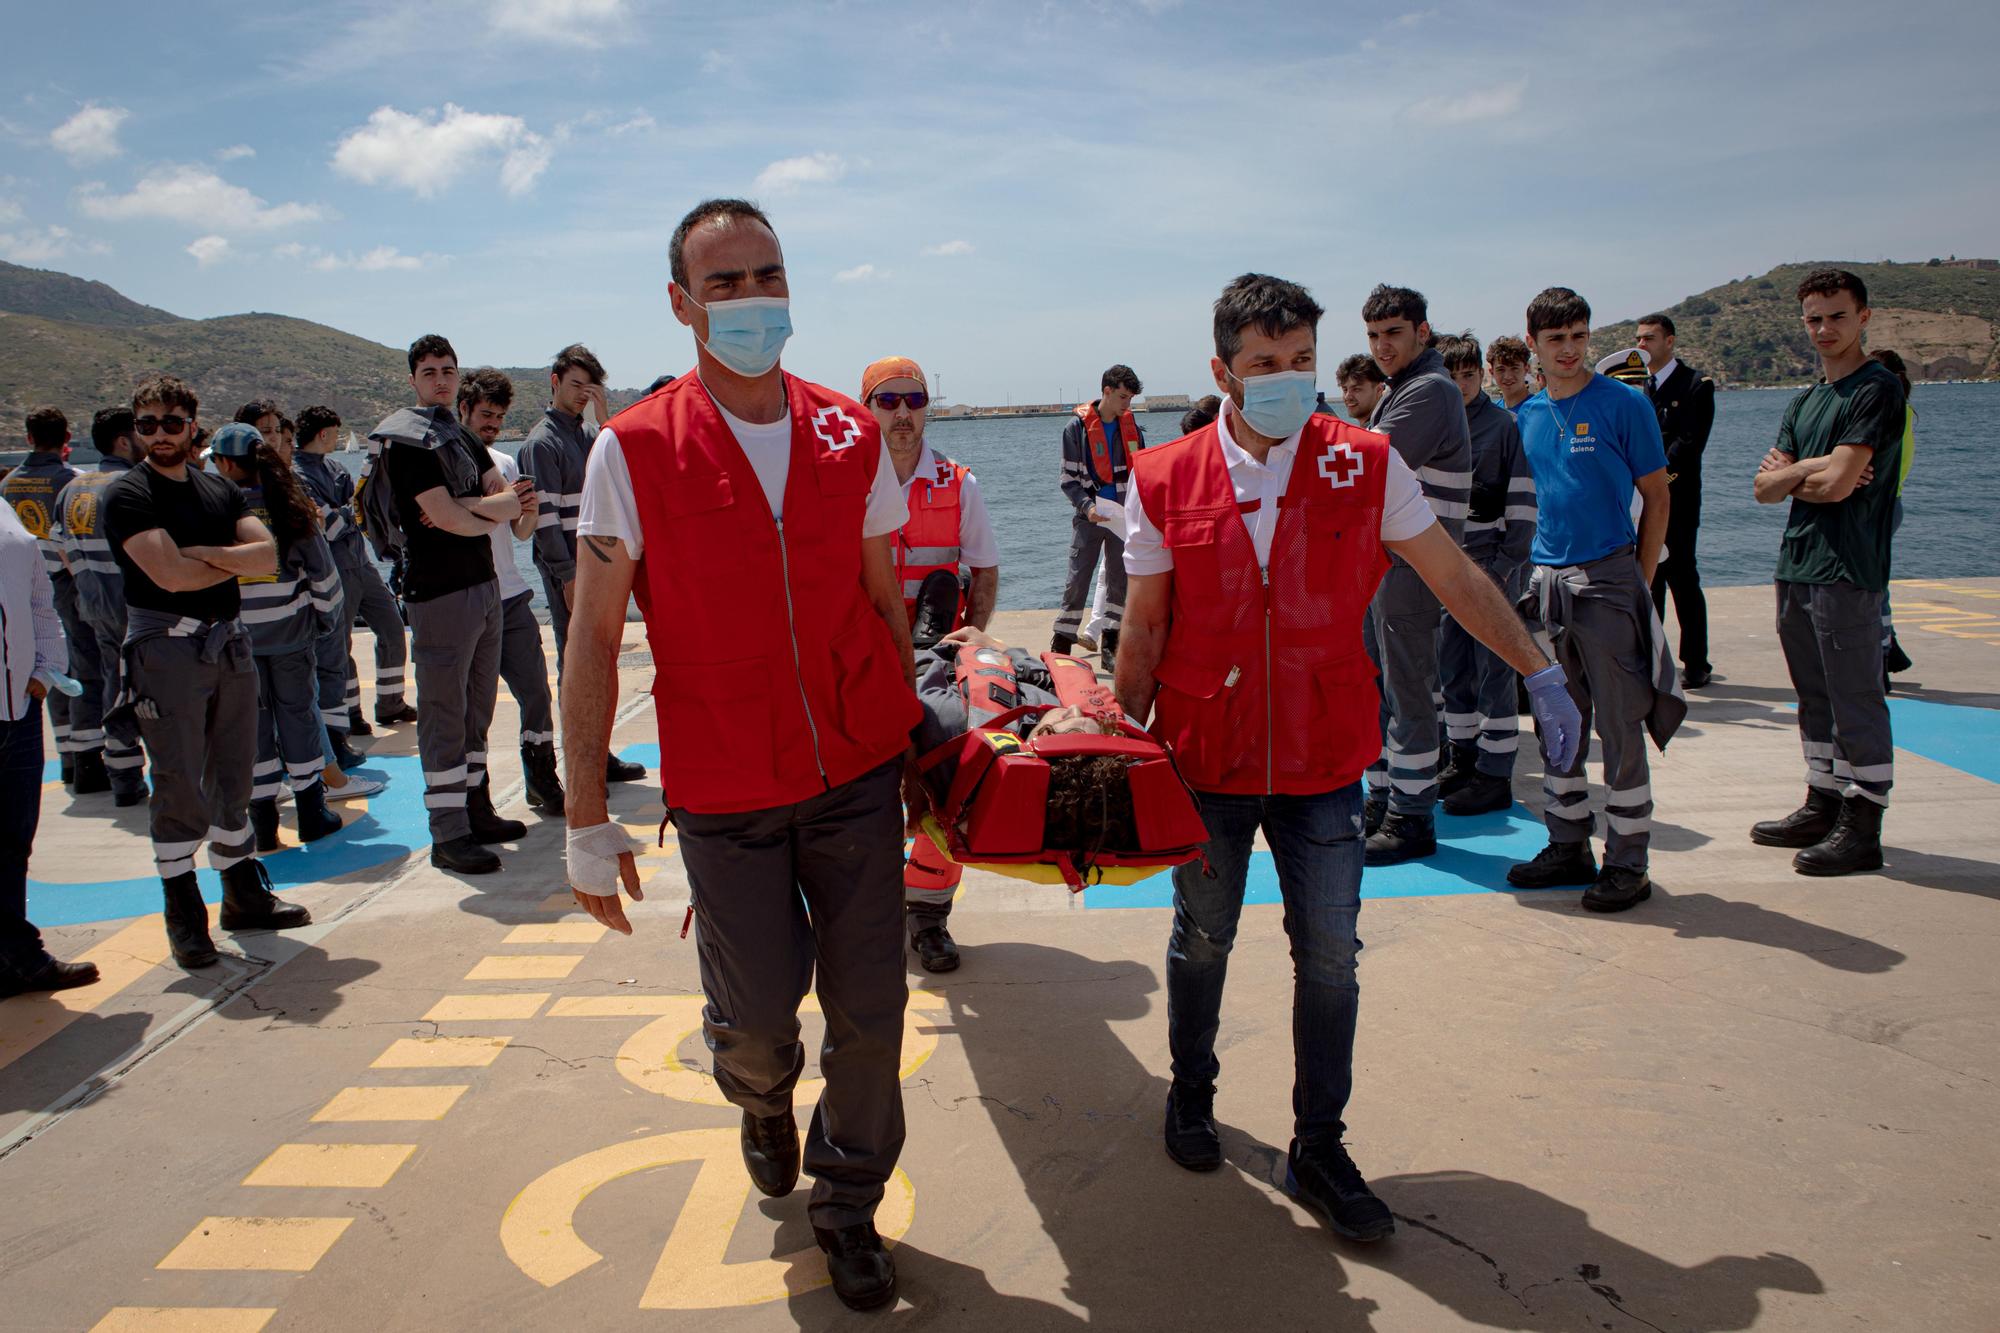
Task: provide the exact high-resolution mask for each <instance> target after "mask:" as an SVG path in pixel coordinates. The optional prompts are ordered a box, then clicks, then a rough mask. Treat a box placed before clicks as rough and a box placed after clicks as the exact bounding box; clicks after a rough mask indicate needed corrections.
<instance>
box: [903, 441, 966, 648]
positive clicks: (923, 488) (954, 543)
mask: <svg viewBox="0 0 2000 1333" xmlns="http://www.w3.org/2000/svg"><path fill="white" fill-rule="evenodd" d="M970 473H971V469H969V468H966V467H965V466H963V465H962V464H959V463H954V462H952V460H950V459H949V458H946V457H945V456H944V455H943V454H939V453H933V454H932V455H931V469H930V471H929V472H928V473H922V472H920V473H918V474H917V475H915V476H913V477H911V478H910V491H909V503H910V521H909V522H907V523H905V524H904V525H903V527H902V530H901V531H900V532H898V533H897V534H896V581H897V582H898V583H900V584H901V585H902V587H903V613H904V614H905V615H907V616H909V618H910V623H911V624H912V625H914V624H916V623H917V590H918V589H919V588H921V587H923V585H924V579H925V578H926V577H927V576H929V575H930V574H931V573H933V572H934V571H936V570H940V569H948V570H951V571H952V572H953V573H954V574H956V573H958V572H959V566H960V563H961V561H960V554H961V552H960V548H959V537H960V534H961V533H962V532H963V528H961V526H960V520H961V518H962V517H963V511H964V495H965V479H966V477H967V476H969V475H970ZM963 624H965V588H964V585H963V584H961V585H960V587H959V593H958V610H957V612H956V613H954V615H953V616H952V621H951V628H952V629H957V628H958V627H959V626H961V625H963Z"/></svg>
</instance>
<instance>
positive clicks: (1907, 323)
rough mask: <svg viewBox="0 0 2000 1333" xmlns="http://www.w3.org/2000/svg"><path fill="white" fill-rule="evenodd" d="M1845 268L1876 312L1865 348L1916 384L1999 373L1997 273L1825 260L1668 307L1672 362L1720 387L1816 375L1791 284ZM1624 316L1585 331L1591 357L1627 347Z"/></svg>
mask: <svg viewBox="0 0 2000 1333" xmlns="http://www.w3.org/2000/svg"><path fill="white" fill-rule="evenodd" d="M1827 267H1836V268H1845V269H1850V270H1852V271H1853V272H1854V273H1856V274H1858V275H1860V278H1861V280H1862V281H1863V282H1865V283H1867V284H1868V303H1869V305H1870V306H1871V307H1872V308H1873V309H1874V315H1873V316H1872V317H1871V319H1870V322H1869V325H1868V345H1869V346H1870V347H1893V348H1895V349H1896V350H1897V351H1898V352H1901V353H1902V354H1903V357H1904V359H1905V360H1906V361H1908V362H1909V364H1910V371H1911V374H1912V375H1913V376H1914V377H1916V378H1919V379H1978V378H1988V377H1992V376H1995V375H2000V271H1994V270H1991V269H1976V268H1965V267H1955V266H1948V265H1946V264H1944V263H1941V262H1939V261H1937V260H1931V261H1929V262H1926V263H1916V264H1856V263H1849V262H1844V261H1839V260H1827V261H1820V262H1814V263H1809V264H1781V265H1779V266H1778V267H1777V268H1774V269H1772V270H1771V271H1770V272H1769V273H1766V274H1764V275H1763V276H1762V277H1746V278H1741V279H1739V280H1737V281H1735V282H1726V283H1724V284H1722V285H1721V286H1720V287H1711V288H1709V289H1708V290H1707V291H1705V292H1702V293H1701V294H1700V295H1698V296H1690V297H1688V298H1687V299H1686V300H1683V301H1681V302H1679V303H1678V304H1675V305H1670V306H1667V307H1666V312H1667V313H1668V314H1669V315H1671V316H1673V319H1674V327H1675V329H1676V330H1677V331H1678V335H1679V336H1678V344H1677V346H1676V348H1675V350H1676V352H1677V353H1678V354H1679V355H1680V357H1681V358H1682V359H1683V360H1685V361H1687V362H1689V363H1690V364H1692V365H1695V366H1699V367H1700V368H1701V369H1702V370H1704V371H1707V372H1708V373H1709V374H1711V375H1713V376H1714V377H1715V378H1716V381H1717V382H1718V383H1722V384H1795V383H1799V382H1802V381H1806V380H1811V379H1813V378H1815V377H1816V376H1817V375H1818V374H1819V367H1818V361H1817V359H1816V358H1815V357H1814V355H1813V349H1812V342H1811V340H1809V339H1808V338H1807V337H1806V333H1805V326H1804V325H1803V324H1801V323H1800V322H1799V303H1798V300H1797V297H1796V292H1797V290H1798V285H1799V280H1800V279H1801V278H1803V277H1804V276H1805V275H1806V274H1808V273H1810V272H1811V271H1812V270H1814V269H1816V268H1827ZM1636 328H1637V325H1636V324H1635V323H1634V321H1632V320H1625V321H1623V322H1621V323H1617V324H1611V325H1606V326H1603V327H1600V328H1597V329H1595V330H1593V331H1592V333H1591V346H1592V348H1594V349H1595V350H1596V351H1597V352H1598V353H1600V354H1602V353H1605V352H1611V351H1616V350H1617V349H1618V348H1621V347H1629V346H1631V345H1632V337H1633V333H1634V332H1635V330H1636Z"/></svg>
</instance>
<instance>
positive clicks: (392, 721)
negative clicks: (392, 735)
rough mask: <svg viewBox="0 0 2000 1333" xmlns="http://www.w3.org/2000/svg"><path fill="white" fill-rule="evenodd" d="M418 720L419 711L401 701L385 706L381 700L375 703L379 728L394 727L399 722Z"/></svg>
mask: <svg viewBox="0 0 2000 1333" xmlns="http://www.w3.org/2000/svg"><path fill="white" fill-rule="evenodd" d="M416 720H417V710H416V709H414V708H412V707H410V706H409V705H408V704H406V703H404V702H403V701H402V700H401V699H398V700H397V701H396V702H395V703H392V704H385V703H383V702H382V701H381V700H379V699H378V700H376V702H375V725H376V726H378V727H393V726H395V725H396V724H397V723H398V722H415V721H416Z"/></svg>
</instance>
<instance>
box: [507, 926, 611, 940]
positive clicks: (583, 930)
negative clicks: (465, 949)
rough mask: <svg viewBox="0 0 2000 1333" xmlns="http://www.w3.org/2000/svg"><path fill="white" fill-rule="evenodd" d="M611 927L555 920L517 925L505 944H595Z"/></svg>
mask: <svg viewBox="0 0 2000 1333" xmlns="http://www.w3.org/2000/svg"><path fill="white" fill-rule="evenodd" d="M608 929H609V927H607V926H604V925H601V924H599V923H598V922H596V921H555V922H548V923H545V924H541V925H532V926H516V927H514V928H513V929H512V930H510V931H508V932H507V938H506V939H504V940H502V941H501V943H503V944H595V943H597V942H598V941H599V940H601V939H603V938H604V932H605V931H606V930H608Z"/></svg>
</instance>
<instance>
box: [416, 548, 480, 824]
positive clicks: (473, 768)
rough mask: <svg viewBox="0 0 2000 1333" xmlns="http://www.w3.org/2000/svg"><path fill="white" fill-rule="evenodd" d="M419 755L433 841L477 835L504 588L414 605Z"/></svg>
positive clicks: (453, 594) (465, 590) (461, 592)
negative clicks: (474, 805) (474, 806)
mask: <svg viewBox="0 0 2000 1333" xmlns="http://www.w3.org/2000/svg"><path fill="white" fill-rule="evenodd" d="M410 656H411V657H412V659H413V660H414V661H415V662H416V668H417V697H418V698H420V699H422V700H423V704H422V706H421V707H419V708H418V709H417V754H418V756H419V757H420V758H421V759H422V760H423V765H424V809H425V811H426V812H428V814H429V815H430V824H431V841H432V842H434V843H437V842H450V841H451V840H452V839H453V838H462V837H465V836H466V835H467V834H469V833H471V832H472V823H471V820H470V818H469V817H468V816H467V815H466V813H465V793H466V792H467V791H468V790H470V789H471V788H474V787H478V786H481V785H482V784H484V783H485V781H486V729H487V728H488V727H489V726H491V725H492V723H493V704H494V699H495V696H496V695H497V694H498V693H499V690H500V585H499V584H498V583H495V582H494V581H493V580H492V579H488V580H486V582H484V583H479V584H474V585H473V586H472V587H470V588H461V589H459V590H458V591H457V592H448V593H445V594H444V595H443V596H442V597H433V598H431V599H430V600H429V601H427V602H411V603H410Z"/></svg>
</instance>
